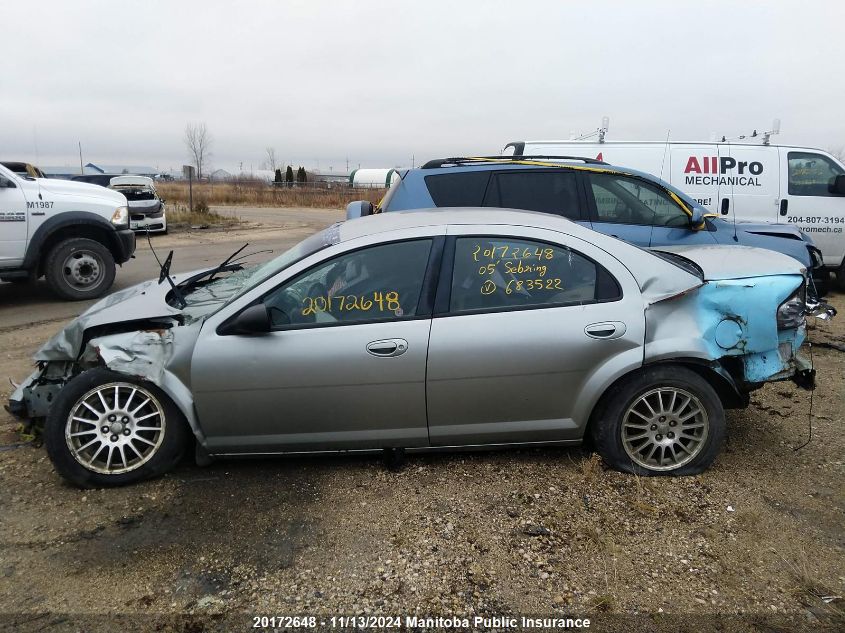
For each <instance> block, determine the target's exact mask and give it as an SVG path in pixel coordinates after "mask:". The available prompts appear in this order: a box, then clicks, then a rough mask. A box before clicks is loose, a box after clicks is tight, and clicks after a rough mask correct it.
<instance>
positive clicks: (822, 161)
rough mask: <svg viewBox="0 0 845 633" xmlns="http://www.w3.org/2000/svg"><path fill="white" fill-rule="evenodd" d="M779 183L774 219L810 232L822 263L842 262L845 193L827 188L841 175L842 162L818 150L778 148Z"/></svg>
mask: <svg viewBox="0 0 845 633" xmlns="http://www.w3.org/2000/svg"><path fill="white" fill-rule="evenodd" d="M780 160H781V171H782V173H785V174H786V182H785V183H783V184H782V185H781V198H780V203H779V205H778V207H776V208H777V209H778V210H779V211H778V215H777V218H778V222H782V223H788V224H797V225H798V226H799V227H801V229H802V230H804V231H806V232H807V233H809V234H810V237H812V238H813V241H814V242H815V244H816V246H818V247H819V249H820V250H821V252H822V255H823V256H824V263H825V265H826V266H839V265H840V263H841V262H842V261H843V259H842V254H843V246H842V229H843V228H845V196H843V195H842V194H838V193H835V192H833V191H831V190H830V185H831V184H832V183H833V181H834V179H835V178H836V177H837V176H839V175H842V174H845V169H843V167H842V165H840V164H839V163H837V162H836V161H835V160H833V158H832V157H830V156H825V155H824V154H821V153H819V152H814V151H811V150H793V149H789V148H785V147H781V148H780Z"/></svg>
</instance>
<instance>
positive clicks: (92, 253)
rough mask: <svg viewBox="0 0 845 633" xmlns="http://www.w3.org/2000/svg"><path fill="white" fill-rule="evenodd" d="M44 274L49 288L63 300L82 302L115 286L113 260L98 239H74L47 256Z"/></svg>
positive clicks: (62, 243) (65, 242)
mask: <svg viewBox="0 0 845 633" xmlns="http://www.w3.org/2000/svg"><path fill="white" fill-rule="evenodd" d="M44 268H45V275H46V277H47V283H48V284H49V285H50V289H51V290H52V291H53V292H54V293H55V294H56V295H57V296H59V297H61V298H62V299H67V300H69V301H82V300H85V299H96V298H97V297H101V296H102V295H104V294H105V293H106V292H107V291H108V289H109V288H111V286H112V284H113V283H114V277H115V273H116V268H115V263H114V257H112V254H111V252H110V251H109V249H108V248H106V247H105V246H103V245H102V244H100V242H97V241H95V240H91V239H88V238H85V237H72V238H70V239H67V240H64V241H62V242H59V243H58V244H56V245H55V246H54V247H53V248H52V250H51V251H50V252H49V253H48V254H47V259H46V261H45V266H44Z"/></svg>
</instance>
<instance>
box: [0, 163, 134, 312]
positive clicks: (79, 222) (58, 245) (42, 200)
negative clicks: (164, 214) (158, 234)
mask: <svg viewBox="0 0 845 633" xmlns="http://www.w3.org/2000/svg"><path fill="white" fill-rule="evenodd" d="M134 252H135V234H134V233H133V232H132V231H131V230H129V210H128V208H127V203H126V198H125V197H124V196H123V195H122V194H120V193H118V192H116V191H109V190H107V189H103V188H102V187H95V186H93V185H88V184H85V183H79V182H70V181H67V180H52V179H50V180H48V179H45V178H35V177H32V176H30V175H26V176H21V175H19V174H16V173H13V172H12V171H10V170H9V169H8V168H6V167H4V166H0V280H2V281H9V282H28V281H31V280H34V279H37V278H39V277H41V276H44V277H46V278H47V283H48V284H49V285H50V288H51V290H52V291H53V292H54V293H55V294H56V295H57V296H59V297H61V298H62V299H69V300H79V299H93V298H96V297H100V296H102V295H103V294H105V292H106V291H107V290H108V289H109V288H110V287H111V285H112V283H113V282H114V277H115V272H116V269H115V265H116V264H123V263H124V262H126V261H128V260H129V258H130V257H132V254H133V253H134Z"/></svg>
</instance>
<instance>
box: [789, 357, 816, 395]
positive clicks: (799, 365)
mask: <svg viewBox="0 0 845 633" xmlns="http://www.w3.org/2000/svg"><path fill="white" fill-rule="evenodd" d="M792 382H794V383H795V384H796V385H798V386H799V387H800V388H801V389H807V390H809V391H812V390H813V389H815V388H816V370H815V369H813V366H812V365H811V364H810V363H809V361H807V359H806V358H804V357H803V356H801V355H796V357H795V372H794V373H793V374H792Z"/></svg>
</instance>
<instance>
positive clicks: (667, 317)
mask: <svg viewBox="0 0 845 633" xmlns="http://www.w3.org/2000/svg"><path fill="white" fill-rule="evenodd" d="M806 289H807V285H806V280H805V278H804V277H803V276H802V275H763V276H755V277H749V278H741V279H719V280H713V281H707V282H705V283H704V284H703V285H702V286H700V287H699V288H696V289H694V290H692V291H690V292H686V293H683V294H681V295H678V296H675V297H671V298H668V299H665V300H663V301H660V302H657V303H654V304H652V305H650V306H648V308H647V309H646V323H647V334H646V337H647V340H646V358H645V361H646V362H650V361H655V360H661V359H662V358H669V357H671V355H672V353H673V350H674V353H675V354H677V350H689V353H690V355H691V356H692V357H693V358H695V359H699V360H705V361H708V362H715V363H718V366H719V367H720V368H721V369H722V370H724V371H725V372H727V374H729V375H730V377H731V379H732V381H733V382H734V384H735V385H736V388H737V390H738V391H739V392H741V393H748V392H750V391H753V390H754V389H757V388H759V387H761V386H762V385H763V384H764V383H766V382H773V381H780V380H790V379H791V380H793V381H794V382H795V383H796V384H797V385H798V386H800V387H803V388H806V389H812V388H813V387H814V384H815V371H814V370H813V368H812V366H811V364H810V362H809V360H808V359H807V357H806V356H805V355H804V354H803V353H802V352H801V347H802V345H803V344H804V342H805V340H806V337H807V327H806V313H807V310H806V291H807V290H806Z"/></svg>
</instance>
